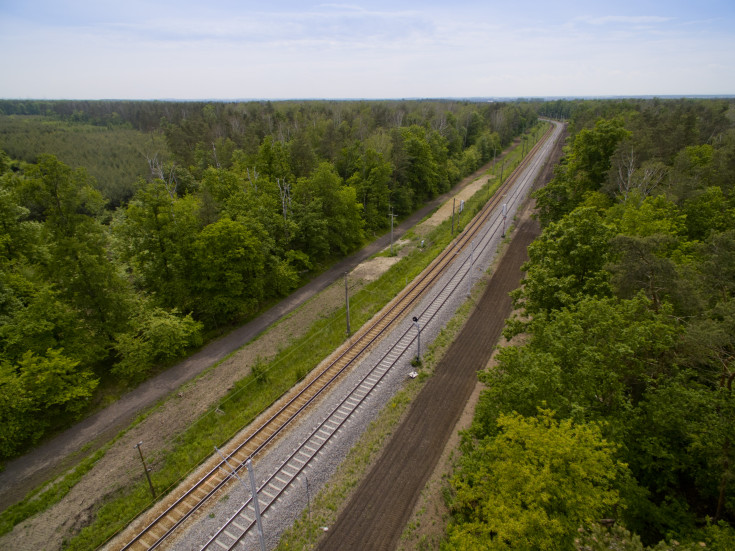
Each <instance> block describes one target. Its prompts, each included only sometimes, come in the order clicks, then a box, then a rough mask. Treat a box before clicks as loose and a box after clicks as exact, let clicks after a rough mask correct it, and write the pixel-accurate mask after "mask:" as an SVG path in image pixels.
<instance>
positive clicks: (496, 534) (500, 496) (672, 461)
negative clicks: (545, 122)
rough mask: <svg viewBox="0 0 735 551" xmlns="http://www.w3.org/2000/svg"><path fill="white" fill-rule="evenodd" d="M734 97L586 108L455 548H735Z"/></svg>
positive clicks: (479, 441)
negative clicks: (521, 338) (734, 392)
mask: <svg viewBox="0 0 735 551" xmlns="http://www.w3.org/2000/svg"><path fill="white" fill-rule="evenodd" d="M734 107H735V105H734V104H733V102H731V101H729V102H727V101H714V100H713V101H623V102H584V103H580V104H578V105H577V106H576V107H575V109H574V112H573V116H572V118H571V123H570V128H571V129H572V131H573V132H572V137H571V138H570V140H569V142H568V146H567V149H566V155H565V158H564V160H563V163H562V164H561V165H560V166H559V167H558V170H557V172H556V175H555V177H554V179H553V180H552V182H551V183H550V184H549V185H548V186H547V187H546V188H544V189H541V190H539V191H538V192H537V193H536V199H537V205H538V209H539V218H540V220H541V221H542V226H543V233H542V235H541V236H540V238H539V239H538V240H537V241H536V242H535V243H533V244H532V245H531V246H530V247H529V256H530V260H529V262H528V263H527V264H526V265H525V267H524V269H525V270H526V272H527V277H526V280H525V283H524V285H523V287H522V288H521V289H519V290H518V291H516V292H515V293H514V299H515V301H516V306H517V307H518V308H520V312H521V316H520V317H516V318H513V319H512V320H511V321H510V323H509V326H508V329H507V335H506V336H507V337H509V338H511V337H513V336H515V335H519V334H521V333H523V334H525V337H524V339H523V340H522V342H523V344H519V345H515V346H507V347H505V348H502V349H501V350H500V351H499V353H498V356H497V358H498V362H497V366H496V367H495V368H494V369H492V370H490V371H488V372H484V373H482V374H481V375H480V378H481V380H482V381H483V382H484V383H485V384H486V385H487V390H486V391H484V393H483V395H482V397H481V398H480V401H479V404H478V406H477V410H476V416H475V419H474V422H473V425H472V428H471V430H469V431H468V432H467V433H466V434H465V436H464V439H463V444H462V447H463V452H464V455H463V457H462V459H461V462H460V465H459V467H458V469H457V471H456V472H455V476H454V479H453V481H452V494H453V495H452V499H451V510H452V522H451V523H450V526H449V528H448V535H447V541H445V543H444V547H443V548H444V549H578V550H602V549H625V550H631V551H632V550H642V549H644V546H647V545H648V546H655V547H652V548H655V549H657V550H664V549H666V550H668V549H701V548H705V547H706V548H711V549H721V550H725V549H734V548H735V530H733V522H735V491H734V490H735V486H734V484H733V475H734V474H735V470H734V469H735V445H734V444H735V396H734V395H733V381H734V380H735V363H734V362H733V360H734V359H735V124H734V122H733V121H735V118H734V117H733V114H735V109H734ZM611 525H614V526H613V528H608V526H611ZM664 540H665V541H664Z"/></svg>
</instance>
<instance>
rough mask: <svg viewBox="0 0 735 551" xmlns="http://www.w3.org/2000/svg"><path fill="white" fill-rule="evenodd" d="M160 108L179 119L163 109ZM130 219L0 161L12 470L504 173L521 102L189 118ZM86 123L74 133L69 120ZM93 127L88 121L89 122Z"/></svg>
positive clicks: (59, 175)
mask: <svg viewBox="0 0 735 551" xmlns="http://www.w3.org/2000/svg"><path fill="white" fill-rule="evenodd" d="M154 107H156V108H158V107H165V105H164V104H161V105H160V106H159V105H158V104H154ZM171 109H172V112H173V111H176V110H177V109H182V110H186V111H187V113H188V114H187V116H186V117H183V116H181V117H178V119H177V121H176V122H174V121H172V120H164V121H162V125H163V126H162V127H163V131H164V132H165V136H166V139H167V141H168V148H169V149H170V151H171V157H170V158H165V157H163V156H160V157H159V156H158V155H157V154H156V153H155V152H151V153H150V155H149V157H148V159H147V162H148V168H149V173H148V176H147V177H146V178H139V179H138V180H137V181H135V182H134V187H133V189H134V192H133V194H132V196H131V197H130V198H129V200H126V201H122V202H121V203H120V205H119V206H118V207H117V208H113V207H112V206H111V205H110V202H109V200H108V199H109V198H108V197H105V196H104V195H103V194H102V193H101V192H100V186H99V183H98V182H96V181H95V180H94V178H92V177H90V176H89V173H88V171H87V170H86V169H85V168H83V167H81V168H72V167H70V166H68V165H67V164H65V163H63V162H61V161H59V160H58V158H57V157H55V156H54V155H48V154H42V155H39V156H38V157H37V160H36V161H35V162H33V163H22V162H18V161H17V160H13V159H11V158H10V157H9V156H8V155H6V154H2V155H0V211H2V216H1V217H0V457H3V458H7V457H10V456H12V455H13V454H17V453H18V452H19V451H21V450H23V449H24V448H25V447H27V446H28V445H29V444H31V443H33V442H35V441H37V440H38V439H39V438H40V437H41V436H43V434H45V433H47V431H48V430H49V429H53V428H58V427H60V426H63V425H64V424H65V423H68V422H69V421H70V420H71V419H73V418H75V416H77V415H79V414H80V413H82V412H83V411H84V410H85V409H88V408H89V407H90V405H91V404H92V403H93V401H94V399H96V398H99V394H98V386H99V384H100V381H103V382H104V383H106V384H107V385H108V386H112V385H117V386H120V385H127V384H132V383H136V382H138V381H140V380H142V379H144V378H145V377H146V376H148V375H149V374H150V372H151V370H152V368H153V367H154V366H156V365H159V364H161V363H163V364H165V363H166V362H170V361H173V360H174V359H175V358H178V357H180V356H181V355H182V354H184V353H185V352H186V351H187V350H188V349H190V348H192V347H196V346H198V345H200V344H201V343H202V339H203V336H204V335H208V334H211V333H212V332H213V331H218V330H222V329H223V328H226V327H227V326H229V325H230V324H233V323H237V322H239V321H241V320H243V319H246V318H248V317H249V316H252V315H254V314H255V313H257V312H258V311H259V309H261V308H262V307H263V306H264V305H266V304H267V303H268V302H269V301H272V300H275V299H277V298H279V297H283V296H285V295H287V294H288V293H289V292H291V291H292V290H293V289H294V288H295V287H297V286H298V285H299V284H300V283H301V282H302V281H303V280H304V279H305V278H307V277H309V274H311V273H313V272H315V271H318V270H321V269H323V267H325V266H327V265H328V264H329V263H331V262H333V261H334V260H335V259H337V258H340V257H342V256H344V255H346V254H348V253H350V252H352V251H354V250H355V249H357V248H358V247H360V246H361V245H362V244H363V243H364V242H365V241H366V239H367V236H369V235H372V234H373V233H374V232H381V231H383V230H384V229H385V228H387V227H388V224H389V213H390V211H391V209H392V210H393V212H395V213H396V214H398V215H402V214H407V213H409V212H411V211H412V210H413V209H415V208H416V207H418V206H419V205H421V204H422V203H423V202H425V201H427V200H429V199H431V198H433V197H435V196H436V195H437V194H439V193H442V192H444V191H447V190H448V189H449V188H450V187H451V186H452V185H454V184H455V183H456V182H457V181H458V180H459V179H460V178H461V177H462V176H463V175H466V174H468V173H470V172H472V171H474V170H476V169H477V168H478V167H479V166H481V164H482V163H484V162H486V161H488V160H490V159H492V157H493V155H494V154H495V153H496V152H500V149H501V148H502V147H503V146H504V145H506V144H507V143H508V142H509V141H510V140H511V139H512V138H513V136H514V135H515V134H518V133H520V132H522V131H523V130H529V129H530V128H531V127H532V125H533V124H534V123H535V121H536V115H535V112H534V111H533V109H532V108H531V106H529V105H523V104H470V103H464V104H445V103H441V102H406V103H395V104H384V103H381V102H366V103H362V102H354V103H339V102H332V103H303V104H298V103H284V104H268V103H266V104H260V103H258V104H243V105H239V104H175V105H174V106H172V107H171ZM70 124H75V123H70ZM85 124H86V123H85Z"/></svg>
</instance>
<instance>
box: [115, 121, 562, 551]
mask: <svg viewBox="0 0 735 551" xmlns="http://www.w3.org/2000/svg"><path fill="white" fill-rule="evenodd" d="M551 133H552V129H551V128H550V129H549V131H548V132H547V133H546V134H545V135H544V136H543V137H542V138H541V139H540V140H539V142H538V143H537V144H536V145H535V146H534V147H533V148H532V149H531V151H529V153H528V154H527V155H526V157H525V158H524V159H523V160H522V162H521V163H520V164H519V166H518V167H517V168H516V170H515V171H514V172H513V173H512V174H511V175H510V176H509V177H508V178H507V179H506V181H505V182H503V184H502V185H501V186H500V187H499V189H498V190H497V191H496V193H495V194H494V196H493V197H492V198H491V199H490V200H489V201H488V202H487V203H486V205H485V206H484V207H483V209H481V211H480V213H479V214H478V215H477V216H476V217H475V218H473V220H472V221H471V222H470V223H468V225H467V227H466V228H465V231H464V232H462V233H460V235H459V236H458V237H457V238H456V239H455V242H453V243H452V244H451V246H449V247H447V248H446V249H445V250H444V251H443V252H442V253H440V255H438V256H437V258H436V259H435V260H434V261H432V263H431V264H430V265H429V266H428V268H427V269H425V270H424V272H423V273H422V274H421V275H420V276H419V277H418V278H416V279H415V280H414V281H413V282H412V283H411V284H410V285H408V286H407V287H406V288H405V289H404V290H403V291H402V292H401V293H399V294H398V296H397V297H396V299H394V301H393V303H392V305H390V306H389V307H388V310H387V311H385V312H384V313H383V314H382V315H381V316H380V317H379V318H378V319H377V320H376V321H375V322H374V323H373V324H372V325H371V326H370V327H368V328H367V329H366V330H360V331H359V332H358V335H356V339H355V341H354V342H353V344H352V345H351V346H349V347H347V348H346V349H345V350H344V351H343V352H342V353H341V354H339V356H338V357H337V358H335V359H334V360H333V361H332V362H331V363H330V364H329V365H328V366H326V367H325V368H324V369H323V370H322V371H321V372H320V373H318V374H317V375H316V376H315V377H313V378H312V379H311V380H310V381H309V382H308V384H306V385H304V387H303V388H301V389H300V390H299V391H298V392H296V393H295V394H294V395H293V396H292V397H290V398H288V399H287V400H286V402H285V403H284V404H283V405H282V406H281V407H279V408H278V409H277V411H276V412H275V413H273V414H272V415H271V416H270V417H269V418H268V419H267V420H266V421H264V422H263V423H262V424H261V425H260V426H258V427H257V428H256V429H255V430H254V431H253V432H251V433H249V434H248V435H247V437H246V438H245V439H244V440H243V441H242V442H241V443H240V444H238V445H237V446H236V448H235V449H234V451H232V452H230V453H229V454H228V456H227V458H226V459H227V460H230V459H234V460H235V462H236V464H237V467H236V469H235V471H236V472H237V471H239V470H241V469H242V468H244V464H245V460H246V459H247V458H248V457H253V456H254V455H256V454H259V453H260V452H261V451H262V450H263V449H264V448H265V447H267V446H268V445H269V444H270V443H272V442H273V440H274V439H275V438H276V437H277V436H278V435H279V434H280V433H281V432H282V431H283V430H285V429H286V428H287V427H288V426H289V424H290V423H291V422H292V421H293V420H294V419H295V418H296V417H297V416H299V415H300V414H301V413H302V412H303V411H304V410H305V409H307V408H308V407H309V406H310V405H312V404H313V403H314V402H315V401H316V400H317V399H318V398H319V397H320V396H321V395H322V394H323V392H324V391H325V390H326V389H327V388H329V387H330V386H331V385H332V383H333V382H334V381H336V380H337V379H338V378H339V377H340V376H341V375H342V374H343V373H344V372H345V371H346V370H347V369H348V368H350V367H351V366H352V365H353V364H354V363H355V360H356V359H357V358H359V357H360V356H361V355H362V354H364V353H365V352H366V351H367V350H368V349H369V348H370V347H371V346H372V345H373V344H374V343H375V342H377V340H379V339H380V338H382V335H383V334H384V333H385V331H386V330H387V329H388V328H389V327H391V326H392V325H393V324H394V323H395V322H396V320H398V319H400V318H401V317H402V316H403V315H404V314H405V313H406V311H407V310H408V308H410V307H411V306H412V305H413V304H414V302H415V301H416V300H417V299H418V298H420V297H421V296H423V294H424V293H425V292H426V290H427V289H428V288H430V287H431V286H432V285H433V283H434V282H435V281H436V279H437V278H438V277H439V276H440V275H441V274H443V273H444V272H445V270H446V269H447V267H448V266H449V265H450V264H451V263H452V262H453V260H454V257H455V255H457V254H458V253H459V252H460V251H461V250H463V248H464V247H466V246H467V244H468V243H469V242H470V241H471V239H473V238H474V236H475V234H476V232H477V228H479V227H481V226H482V225H483V224H484V222H485V221H486V219H487V218H488V217H489V216H490V215H491V213H492V211H493V210H494V209H495V208H496V207H497V206H498V204H499V201H500V198H501V197H502V192H504V191H507V190H508V189H509V188H512V186H513V185H514V183H515V180H516V178H517V177H518V174H519V173H520V171H521V170H522V169H523V168H525V166H526V165H527V164H528V162H529V160H530V159H533V158H534V157H535V155H534V153H535V151H537V149H538V148H539V147H541V144H542V143H544V142H545V141H546V140H547V139H548V137H549V136H550V135H551ZM280 399H282V397H281V398H279V400H280ZM289 408H290V409H291V411H289ZM281 418H283V419H281ZM259 438H262V441H258V439H259ZM253 442H257V444H256V445H255V447H254V448H252V445H253ZM248 446H250V448H251V449H247V450H246V447H248ZM243 451H244V452H245V453H244V454H243V453H242V452H243ZM238 455H244V456H245V457H244V458H241V459H238V458H237V456H238ZM224 466H225V460H222V461H220V462H219V463H218V464H217V465H216V466H215V467H213V468H212V469H210V470H209V471H208V472H207V473H206V474H205V475H204V476H203V477H201V478H200V479H199V480H198V481H197V482H196V483H194V484H193V485H192V487H191V488H189V489H188V490H187V491H186V492H185V493H184V494H183V495H182V496H181V497H179V498H178V499H176V500H175V501H174V502H173V503H172V504H171V505H170V506H168V507H167V509H166V510H165V511H164V512H163V513H161V514H160V515H158V516H157V517H156V518H155V519H154V520H153V521H151V522H150V523H149V524H147V526H146V527H145V528H144V529H143V530H142V531H141V532H139V533H138V534H136V535H135V536H134V538H133V539H132V540H131V541H129V542H128V543H127V544H125V545H124V546H123V547H122V548H121V549H123V550H128V549H154V548H155V547H157V546H159V545H160V544H161V543H162V542H163V541H165V540H166V539H167V538H168V537H169V536H170V535H171V534H172V533H173V532H174V531H175V530H176V529H177V528H178V527H179V526H180V525H181V524H182V523H183V522H184V521H185V520H186V519H187V518H189V517H190V516H191V515H192V514H193V513H194V512H195V511H196V510H198V509H199V508H200V507H201V505H202V504H203V503H205V502H206V501H207V500H208V499H209V498H210V497H212V496H213V495H214V494H215V493H216V492H217V491H219V490H220V489H221V488H222V487H223V486H224V485H225V484H226V483H227V482H228V481H229V480H230V478H231V475H224V474H223V473H224V472H225V471H223V467H224ZM197 493H199V494H201V495H196V494H197ZM192 500H194V503H193V504H190V503H187V502H188V501H192ZM182 509H183V512H181V510H182ZM161 531H162V532H163V533H162V534H161ZM158 534H160V535H158ZM148 536H152V537H153V538H154V541H152V542H151V541H150V538H149V537H148ZM145 540H148V541H145Z"/></svg>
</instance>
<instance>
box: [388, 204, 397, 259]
mask: <svg viewBox="0 0 735 551" xmlns="http://www.w3.org/2000/svg"><path fill="white" fill-rule="evenodd" d="M388 216H390V255H391V256H393V219H394V218H395V217H396V215H395V214H393V207H391V208H390V214H389V215H388Z"/></svg>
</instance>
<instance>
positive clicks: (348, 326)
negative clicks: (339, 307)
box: [345, 272, 352, 337]
mask: <svg viewBox="0 0 735 551" xmlns="http://www.w3.org/2000/svg"><path fill="white" fill-rule="evenodd" d="M345 305H346V307H347V336H348V337H349V336H350V335H351V334H352V331H350V296H349V294H348V292H347V272H345Z"/></svg>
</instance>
